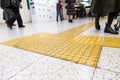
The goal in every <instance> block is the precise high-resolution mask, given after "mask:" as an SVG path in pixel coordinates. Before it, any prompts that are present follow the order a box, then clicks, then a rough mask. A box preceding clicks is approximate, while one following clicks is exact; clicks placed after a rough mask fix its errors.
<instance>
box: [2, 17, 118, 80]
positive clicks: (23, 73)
mask: <svg viewBox="0 0 120 80" xmlns="http://www.w3.org/2000/svg"><path fill="white" fill-rule="evenodd" d="M89 21H91V20H90V19H88V18H86V19H80V20H75V21H74V23H72V24H71V23H68V22H67V21H63V22H58V23H57V22H48V23H47V24H44V23H34V24H32V23H30V24H26V27H25V28H23V29H19V28H17V26H16V27H14V30H9V29H7V27H6V26H5V25H4V24H0V33H1V35H0V42H3V41H7V40H11V39H14V38H18V37H22V36H26V35H30V34H35V33H39V32H49V33H59V32H61V31H65V30H67V29H70V28H73V27H75V26H78V25H81V24H84V23H87V22H89ZM101 26H104V22H101ZM103 30H104V27H102V29H101V30H100V31H96V30H95V29H94V27H93V28H90V29H88V30H87V31H85V32H83V33H82V35H95V36H96V35H100V36H111V37H119V36H120V35H112V34H105V33H104V32H103ZM0 80H120V49H119V48H112V47H103V48H102V51H101V55H100V58H99V62H98V65H97V68H93V67H90V66H86V65H82V64H76V63H73V62H69V61H65V60H61V59H57V58H52V57H49V56H44V55H39V54H36V53H33V52H29V51H25V50H21V49H17V48H13V47H9V46H5V45H2V44H1V45H0Z"/></svg>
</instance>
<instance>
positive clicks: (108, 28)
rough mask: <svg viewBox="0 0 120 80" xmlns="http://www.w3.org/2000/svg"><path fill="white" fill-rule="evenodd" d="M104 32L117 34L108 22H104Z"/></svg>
mask: <svg viewBox="0 0 120 80" xmlns="http://www.w3.org/2000/svg"><path fill="white" fill-rule="evenodd" d="M104 32H105V33H111V34H118V32H117V31H114V30H113V29H112V28H111V27H110V26H109V25H108V24H106V27H105V29H104Z"/></svg>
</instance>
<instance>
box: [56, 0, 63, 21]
mask: <svg viewBox="0 0 120 80" xmlns="http://www.w3.org/2000/svg"><path fill="white" fill-rule="evenodd" d="M56 10H57V16H56V21H57V22H58V17H59V16H60V20H61V21H62V20H63V18H62V12H61V11H62V5H61V1H59V2H58V3H57V5H56Z"/></svg>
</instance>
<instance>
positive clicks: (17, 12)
mask: <svg viewBox="0 0 120 80" xmlns="http://www.w3.org/2000/svg"><path fill="white" fill-rule="evenodd" d="M12 10H13V12H14V14H15V16H14V17H13V20H15V19H16V20H17V23H18V26H19V27H21V26H23V21H22V18H21V15H20V10H19V8H13V9H12Z"/></svg>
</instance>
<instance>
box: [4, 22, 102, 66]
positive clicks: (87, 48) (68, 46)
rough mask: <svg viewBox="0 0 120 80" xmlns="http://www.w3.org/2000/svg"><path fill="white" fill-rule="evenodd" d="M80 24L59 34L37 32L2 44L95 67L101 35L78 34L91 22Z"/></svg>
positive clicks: (91, 24)
mask: <svg viewBox="0 0 120 80" xmlns="http://www.w3.org/2000/svg"><path fill="white" fill-rule="evenodd" d="M81 26H82V27H81ZM81 26H80V27H76V28H73V29H70V30H68V31H65V32H62V33H59V34H47V33H46V34H44V33H39V34H34V35H30V36H26V37H22V38H18V39H14V40H11V41H7V42H3V43H2V44H6V45H9V46H13V47H16V48H21V49H25V50H29V51H32V52H36V53H40V54H44V55H48V56H52V57H56V58H61V59H64V60H68V61H73V62H76V63H81V64H85V65H89V66H92V67H96V65H97V61H98V59H99V55H100V51H101V47H102V44H101V43H102V41H103V37H98V36H82V35H79V34H80V32H82V31H84V30H86V29H88V28H89V27H90V26H93V23H88V24H84V25H81Z"/></svg>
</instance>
